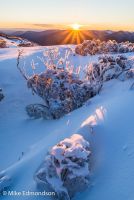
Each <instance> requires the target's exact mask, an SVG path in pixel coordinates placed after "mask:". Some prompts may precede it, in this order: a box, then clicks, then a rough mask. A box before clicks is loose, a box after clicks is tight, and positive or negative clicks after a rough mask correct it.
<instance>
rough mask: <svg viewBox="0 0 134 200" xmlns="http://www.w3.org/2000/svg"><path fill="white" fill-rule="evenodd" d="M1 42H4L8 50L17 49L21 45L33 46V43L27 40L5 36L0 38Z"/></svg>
mask: <svg viewBox="0 0 134 200" xmlns="http://www.w3.org/2000/svg"><path fill="white" fill-rule="evenodd" d="M0 40H1V41H4V42H5V44H6V47H7V48H16V47H18V46H19V45H21V44H32V43H31V42H29V41H28V40H26V39H22V38H17V37H16V38H8V37H7V38H6V37H4V36H0Z"/></svg>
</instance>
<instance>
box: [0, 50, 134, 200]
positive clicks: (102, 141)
mask: <svg viewBox="0 0 134 200" xmlns="http://www.w3.org/2000/svg"><path fill="white" fill-rule="evenodd" d="M44 49H45V47H31V48H24V56H25V63H26V66H25V69H26V70H27V72H29V73H31V67H30V62H31V60H32V59H34V61H35V62H38V65H37V69H36V70H37V72H38V71H39V70H43V68H44V66H42V67H40V66H41V62H40V61H39V59H38V57H42V55H43V51H44ZM64 49H66V47H64V46H62V47H60V50H61V51H64ZM126 55H127V56H128V57H131V56H133V55H134V54H133V53H131V54H126ZM16 57H17V49H0V87H1V88H2V89H3V92H4V95H5V98H4V99H3V100H2V101H1V102H0V171H3V173H5V174H6V175H7V176H9V177H11V186H10V188H9V190H10V191H13V190H14V191H18V192H19V191H37V188H36V184H35V181H34V179H33V176H34V173H35V171H36V170H37V168H38V167H39V165H40V164H41V163H42V161H43V160H44V158H45V156H46V154H47V152H48V150H49V149H50V148H51V147H52V146H53V145H55V144H56V143H58V142H59V141H60V140H63V139H64V138H66V137H70V136H71V135H72V134H74V133H77V134H78V133H79V134H82V135H83V136H84V137H85V138H86V139H87V140H89V141H90V144H91V149H92V175H91V181H90V182H91V184H90V186H89V188H88V189H87V190H86V191H85V192H82V193H80V194H78V195H77V196H76V197H75V198H74V200H75V199H77V200H81V199H83V200H88V199H91V200H105V199H110V200H113V199H115V200H126V199H127V200H133V199H134V190H133V185H134V167H133V166H134V123H133V119H134V106H133V101H134V92H133V90H130V86H131V84H132V82H133V80H127V81H125V82H121V81H119V80H111V81H109V82H106V83H105V84H104V86H103V89H102V91H101V92H100V94H99V95H97V96H95V97H94V98H92V99H90V100H89V102H87V103H86V104H85V105H84V106H83V107H81V108H79V109H77V110H75V111H73V112H71V113H69V114H68V115H66V116H64V117H63V118H61V119H58V120H43V119H38V120H34V119H29V118H28V116H27V114H26V112H25V107H26V105H28V104H30V103H40V102H41V99H40V98H39V97H38V96H36V95H34V96H33V95H32V94H31V91H30V90H28V89H27V86H26V82H25V80H24V79H23V77H22V76H21V74H20V73H19V71H18V70H17V68H16ZM97 57H98V56H86V57H83V56H73V55H72V56H71V57H70V59H71V60H72V61H73V62H74V64H75V65H82V66H85V65H86V64H87V63H88V62H91V61H95V60H96V59H97ZM38 66H39V67H38ZM91 127H92V128H91ZM1 199H3V200H4V199H5V200H8V199H12V200H13V199H20V200H23V199H26V200H34V199H35V200H37V199H38V200H41V199H46V200H47V199H49V197H48V196H45V197H43V196H7V195H5V196H2V197H1Z"/></svg>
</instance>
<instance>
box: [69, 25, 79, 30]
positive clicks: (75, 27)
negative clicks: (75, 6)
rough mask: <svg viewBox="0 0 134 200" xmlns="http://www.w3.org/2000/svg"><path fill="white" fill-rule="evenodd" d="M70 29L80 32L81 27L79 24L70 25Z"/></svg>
mask: <svg viewBox="0 0 134 200" xmlns="http://www.w3.org/2000/svg"><path fill="white" fill-rule="evenodd" d="M71 27H72V29H73V30H75V31H78V30H80V27H81V25H80V24H72V25H71Z"/></svg>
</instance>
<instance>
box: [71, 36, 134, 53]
mask: <svg viewBox="0 0 134 200" xmlns="http://www.w3.org/2000/svg"><path fill="white" fill-rule="evenodd" d="M133 51H134V44H133V43H130V42H121V43H117V42H116V41H115V40H109V41H103V42H101V41H100V40H95V39H94V40H85V41H84V42H83V43H82V44H79V45H77V46H76V48H75V53H77V54H79V55H82V56H86V55H88V54H89V55H95V54H101V53H105V54H106V53H127V52H133Z"/></svg>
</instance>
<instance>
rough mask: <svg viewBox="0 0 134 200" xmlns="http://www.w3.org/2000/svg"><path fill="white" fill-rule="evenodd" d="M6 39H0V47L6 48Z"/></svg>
mask: <svg viewBox="0 0 134 200" xmlns="http://www.w3.org/2000/svg"><path fill="white" fill-rule="evenodd" d="M6 47H7V46H6V41H5V40H3V39H0V48H6Z"/></svg>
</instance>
